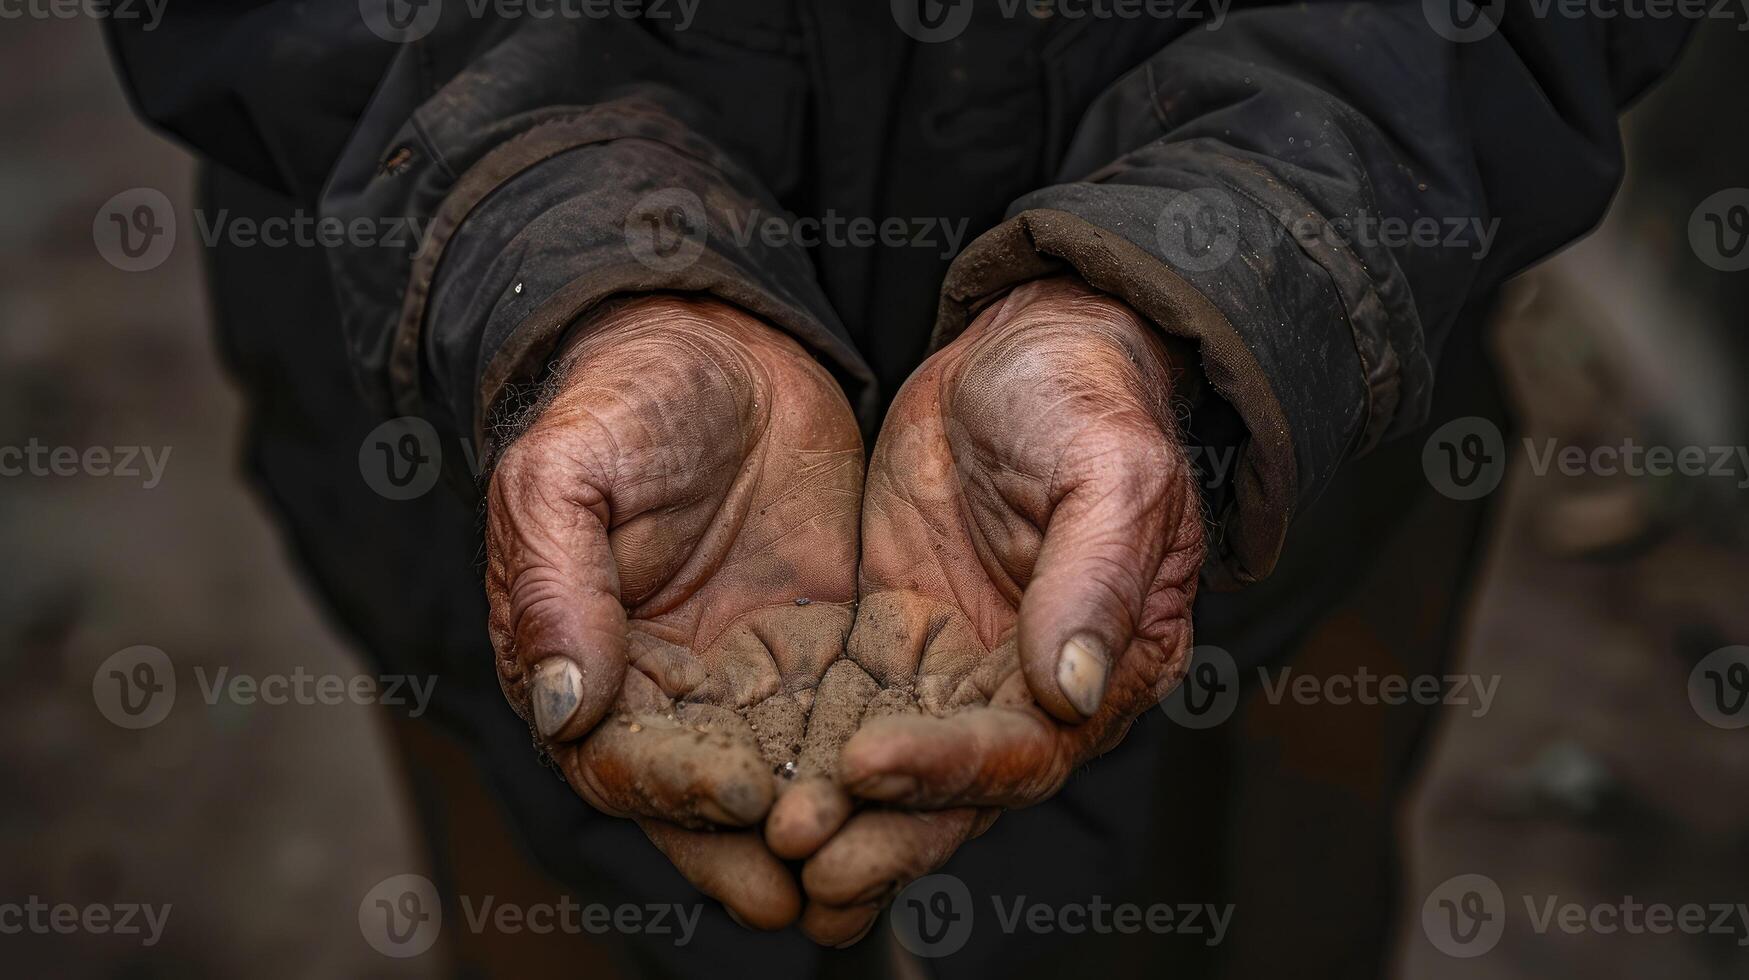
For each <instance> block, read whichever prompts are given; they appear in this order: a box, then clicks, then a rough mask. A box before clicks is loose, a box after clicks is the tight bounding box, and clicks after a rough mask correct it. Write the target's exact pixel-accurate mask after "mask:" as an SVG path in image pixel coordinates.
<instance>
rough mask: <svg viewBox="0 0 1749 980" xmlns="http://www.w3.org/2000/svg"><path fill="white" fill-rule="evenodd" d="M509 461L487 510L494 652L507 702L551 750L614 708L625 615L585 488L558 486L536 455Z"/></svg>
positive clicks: (591, 495)
mask: <svg viewBox="0 0 1749 980" xmlns="http://www.w3.org/2000/svg"><path fill="white" fill-rule="evenodd" d="M515 448H516V447H513V451H512V452H511V453H508V454H506V457H505V461H504V463H502V464H501V465H500V467H499V469H498V471H497V472H496V473H495V474H494V475H493V478H492V489H491V494H490V497H489V501H488V504H487V528H488V531H487V549H488V579H487V591H488V596H489V598H490V600H491V635H492V645H493V647H494V649H495V650H496V652H497V660H498V670H499V676H500V678H501V679H502V680H503V683H504V687H505V690H506V692H507V693H508V694H509V695H510V697H511V703H513V704H515V705H517V706H518V707H519V708H520V710H521V713H522V715H523V717H524V718H525V719H528V720H529V721H532V722H533V723H534V726H535V730H536V731H537V732H539V734H540V736H541V737H542V738H544V739H546V740H547V741H549V742H554V743H563V742H568V741H573V740H575V739H578V738H580V737H582V736H583V735H584V734H585V733H587V732H588V731H589V730H590V729H591V728H593V727H594V726H595V724H596V722H598V721H600V720H601V717H602V716H603V715H604V714H605V713H606V712H607V710H608V708H609V707H610V706H611V705H612V703H613V700H614V697H615V695H616V694H617V692H618V691H619V687H620V682H621V680H622V679H623V678H624V675H625V668H626V616H625V609H624V607H623V606H621V605H620V601H619V572H618V570H617V567H616V565H615V564H614V558H613V552H612V550H611V549H610V548H609V546H608V538H607V529H606V527H605V525H604V523H603V515H605V513H606V504H605V501H604V500H603V498H602V497H601V495H600V494H599V493H598V492H596V491H594V490H593V489H592V488H590V487H588V486H587V485H581V484H579V485H571V484H570V482H569V481H566V482H565V485H564V486H556V485H555V482H556V481H557V480H558V479H559V478H557V477H555V476H554V475H552V474H550V473H544V472H542V468H541V462H542V461H541V460H539V459H538V458H537V457H538V451H537V450H533V449H530V450H526V451H524V452H521V453H518V452H515V451H514V449H515Z"/></svg>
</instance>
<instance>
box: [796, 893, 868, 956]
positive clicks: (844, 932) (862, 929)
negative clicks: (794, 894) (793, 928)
mask: <svg viewBox="0 0 1749 980" xmlns="http://www.w3.org/2000/svg"><path fill="white" fill-rule="evenodd" d="M880 914H881V907H880V906H879V905H873V904H871V905H853V906H851V907H849V908H839V907H838V906H836V905H823V904H821V903H819V902H809V903H808V906H807V908H805V909H803V910H802V921H801V922H800V923H798V926H799V928H800V929H801V930H802V935H804V936H807V937H808V938H809V939H812V940H813V941H814V942H817V943H819V944H820V945H822V946H831V947H833V948H834V949H843V948H844V947H846V946H854V945H856V944H857V943H859V942H861V941H862V937H864V936H866V935H868V931H869V929H871V928H873V927H874V924H875V920H876V919H877V918H879V917H880Z"/></svg>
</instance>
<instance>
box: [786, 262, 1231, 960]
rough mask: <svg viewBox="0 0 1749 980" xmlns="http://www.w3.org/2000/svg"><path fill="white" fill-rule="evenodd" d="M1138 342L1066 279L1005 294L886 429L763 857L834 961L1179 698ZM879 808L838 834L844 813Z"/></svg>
mask: <svg viewBox="0 0 1749 980" xmlns="http://www.w3.org/2000/svg"><path fill="white" fill-rule="evenodd" d="M1170 385H1171V369H1170V365H1169V363H1168V359H1167V356H1166V353H1165V349H1164V347H1163V346H1162V345H1161V343H1160V341H1159V339H1158V337H1157V336H1156V335H1155V333H1154V332H1153V331H1152V329H1151V328H1150V327H1149V325H1147V324H1145V323H1143V322H1141V321H1140V320H1139V319H1138V318H1137V317H1136V315H1135V314H1134V313H1132V312H1131V311H1130V310H1129V309H1128V308H1127V307H1126V306H1124V305H1123V304H1121V303H1119V302H1116V301H1113V300H1110V299H1107V298H1105V297H1103V296H1101V295H1100V294H1097V293H1094V292H1091V291H1089V290H1087V289H1086V288H1085V287H1083V286H1079V285H1077V284H1074V283H1072V282H1070V281H1068V280H1053V281H1049V282H1043V283H1035V284H1031V285H1028V286H1026V287H1022V288H1020V289H1017V290H1015V291H1014V292H1013V293H1011V294H1010V295H1009V296H1008V297H1006V298H1005V299H1004V300H1002V301H1000V302H999V303H997V304H996V305H995V306H993V307H992V308H990V309H988V310H986V311H985V312H984V313H983V314H982V315H981V316H979V317H978V318H977V320H976V321H975V322H974V323H973V324H972V325H971V327H970V328H968V329H967V331H966V332H965V334H964V335H963V336H961V337H959V338H958V339H956V340H955V341H954V342H953V343H951V344H949V345H948V346H947V347H946V348H944V349H943V350H941V351H940V352H938V353H937V354H936V355H935V356H934V357H932V358H930V359H929V361H927V362H926V363H925V364H924V365H923V366H922V367H921V368H919V369H918V371H917V373H916V374H914V375H913V376H912V377H911V379H910V380H909V381H908V382H907V383H906V385H905V387H904V389H903V390H902V391H901V392H900V393H899V396H898V399H897V401H896V402H895V404H894V405H893V408H892V411H891V412H890V413H889V414H888V417H887V421H886V423H885V425H884V426H883V428H882V431H881V436H880V440H879V442H878V443H877V445H876V447H875V453H874V457H873V460H872V462H871V463H870V468H869V476H868V488H867V492H866V495H865V498H864V501H863V510H862V522H863V524H862V527H863V551H862V559H861V572H860V605H859V607H858V610H857V614H856V622H855V627H854V629H853V631H852V633H851V636H850V640H849V644H848V650H847V658H846V659H845V660H843V661H840V662H839V663H837V664H834V665H833V666H832V668H831V670H830V671H829V672H828V673H827V675H826V677H825V679H824V680H823V681H822V684H821V686H820V689H819V692H818V695H817V697H816V699H815V707H814V710H813V713H812V716H811V717H810V719H809V726H808V734H807V738H806V741H805V744H804V748H803V751H802V758H801V761H800V772H799V773H798V778H797V781H796V783H795V785H794V786H792V787H791V788H790V790H789V792H787V793H786V794H785V795H784V796H783V797H782V798H781V799H780V800H779V801H778V803H777V805H776V806H775V807H774V808H773V811H772V814H771V817H770V819H769V820H768V822H767V827H766V837H767V841H768V842H769V843H770V844H771V846H772V849H773V850H774V851H776V852H777V853H778V854H780V855H783V856H785V857H790V858H799V857H804V856H809V855H811V857H809V858H808V862H807V864H806V866H805V867H804V869H803V873H802V882H803V885H804V887H805V888H806V891H807V893H808V896H809V899H810V903H809V906H808V908H807V911H806V912H805V913H804V915H803V919H802V927H803V929H804V930H805V931H806V932H808V934H809V935H811V936H812V937H814V938H815V939H816V940H818V941H820V942H823V943H829V944H842V943H845V942H850V941H854V940H855V939H856V938H857V937H859V936H860V935H861V934H862V933H863V932H865V931H866V930H867V928H868V926H869V925H870V923H872V921H873V919H874V916H875V914H876V913H877V912H878V911H879V909H880V907H881V906H882V905H883V904H884V903H885V902H887V901H889V900H890V899H891V897H892V896H893V894H894V893H895V892H896V891H897V890H898V888H900V887H902V886H903V885H904V884H905V883H907V882H909V881H910V880H912V879H913V878H916V877H918V876H920V875H923V874H925V873H927V872H929V871H930V870H932V869H934V868H936V867H938V866H939V865H941V864H942V863H943V862H945V861H946V860H947V858H948V857H949V856H950V855H951V854H952V853H953V851H954V850H955V849H956V848H958V847H959V845H960V844H962V843H963V842H964V841H966V840H967V839H969V838H970V837H973V836H975V835H977V834H978V833H981V832H982V831H983V830H984V829H985V828H987V827H988V826H989V824H990V823H991V822H992V821H993V820H994V819H995V818H996V816H997V814H998V813H999V812H1000V808H1003V807H1018V806H1025V805H1028V804H1032V803H1037V802H1039V801H1041V800H1044V799H1047V798H1049V797H1050V796H1052V795H1053V794H1054V793H1056V792H1057V790H1058V789H1059V788H1061V786H1062V785H1063V783H1064V781H1065V780H1066V779H1067V778H1068V776H1069V774H1070V773H1071V772H1073V771H1074V769H1075V768H1076V767H1077V766H1079V765H1081V764H1082V763H1084V762H1086V761H1088V760H1089V759H1091V758H1093V757H1094V756H1097V755H1099V754H1100V753H1102V752H1104V751H1106V750H1108V749H1110V748H1111V747H1112V746H1114V745H1116V744H1117V743H1118V741H1119V740H1121V739H1122V737H1123V735H1124V734H1125V732H1127V731H1128V729H1129V726H1130V723H1131V722H1132V721H1133V720H1134V719H1135V717H1136V716H1137V715H1138V714H1140V713H1141V712H1143V711H1145V710H1147V709H1148V708H1149V707H1150V706H1152V705H1154V704H1156V703H1157V702H1158V701H1159V700H1160V698H1162V697H1163V696H1165V694H1166V693H1167V692H1168V691H1169V690H1170V689H1171V688H1172V687H1173V686H1174V685H1175V684H1176V683H1177V681H1178V680H1179V678H1180V677H1181V676H1182V675H1183V672H1184V670H1185V664H1186V659H1187V657H1188V653H1189V650H1190V643H1191V639H1190V637H1191V630H1190V618H1189V617H1190V607H1191V600H1192V598H1193V597H1194V594H1195V588H1196V576H1197V571H1198V568H1199V566H1200V565H1201V563H1202V556H1203V529H1202V510H1201V503H1200V498H1199V496H1198V494H1197V489H1196V486H1195V484H1194V482H1193V479H1192V471H1191V467H1190V464H1189V461H1188V459H1187V457H1186V455H1185V452H1184V449H1183V447H1182V445H1181V443H1180V440H1179V437H1178V435H1177V433H1176V426H1175V424H1174V418H1173V415H1172V412H1171V408H1170V404H1169V396H1170V390H1171V388H1170ZM846 789H847V790H848V792H849V794H851V795H854V796H855V797H859V798H861V799H862V800H865V801H870V802H872V803H873V804H875V805H874V806H873V807H871V808H868V809H864V810H862V811H861V812H856V813H854V814H853V813H852V811H853V804H852V799H851V795H847V794H846V792H845V791H846Z"/></svg>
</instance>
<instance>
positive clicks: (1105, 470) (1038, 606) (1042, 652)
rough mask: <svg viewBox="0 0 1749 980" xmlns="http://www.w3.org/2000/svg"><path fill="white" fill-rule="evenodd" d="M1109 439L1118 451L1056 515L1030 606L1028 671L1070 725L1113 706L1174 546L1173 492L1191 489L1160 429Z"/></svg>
mask: <svg viewBox="0 0 1749 980" xmlns="http://www.w3.org/2000/svg"><path fill="white" fill-rule="evenodd" d="M1101 436H1102V438H1103V439H1104V440H1106V441H1110V442H1111V443H1112V445H1110V446H1106V447H1100V448H1099V451H1097V452H1092V453H1089V454H1088V462H1086V463H1084V464H1079V465H1077V466H1075V467H1073V468H1072V469H1074V470H1078V471H1079V472H1078V473H1073V474H1072V477H1071V478H1072V479H1075V480H1076V481H1077V482H1076V483H1075V484H1074V486H1073V489H1071V490H1070V491H1069V492H1068V493H1067V494H1066V495H1065V496H1064V497H1063V498H1062V499H1061V500H1060V501H1058V503H1057V505H1056V506H1055V508H1053V509H1052V511H1051V514H1050V518H1049V521H1048V523H1047V524H1046V526H1045V532H1044V540H1043V542H1042V544H1041V545H1040V546H1039V555H1038V560H1037V562H1036V563H1035V564H1034V567H1033V575H1032V579H1031V581H1029V582H1028V583H1027V586H1026V590H1025V592H1024V593H1023V594H1022V596H1021V600H1020V616H1019V621H1018V627H1017V633H1018V638H1019V644H1020V663H1021V669H1022V671H1023V672H1024V673H1025V675H1026V680H1027V684H1028V686H1029V687H1030V688H1031V689H1032V692H1033V697H1034V698H1036V699H1037V701H1038V703H1039V704H1040V705H1041V706H1043V707H1044V709H1045V710H1046V711H1049V712H1050V713H1051V714H1052V715H1055V716H1056V717H1058V718H1060V719H1062V720H1064V721H1068V722H1079V721H1082V720H1084V719H1086V718H1090V717H1092V716H1093V715H1094V714H1095V713H1097V712H1098V710H1099V706H1100V704H1101V703H1103V701H1104V699H1105V688H1106V684H1107V682H1108V680H1109V678H1110V674H1111V666H1112V663H1113V662H1114V660H1115V658H1116V657H1117V656H1119V655H1121V654H1122V653H1123V651H1124V650H1125V649H1126V648H1127V647H1128V646H1129V643H1130V638H1131V636H1132V635H1133V634H1134V631H1135V628H1136V624H1137V622H1139V621H1140V619H1141V615H1142V604H1143V602H1144V600H1145V598H1146V595H1147V590H1148V586H1149V584H1150V583H1151V582H1152V581H1153V580H1154V576H1155V572H1156V571H1157V570H1158V568H1159V567H1160V561H1161V558H1162V555H1163V552H1164V550H1165V548H1166V527H1167V518H1168V515H1167V510H1168V508H1169V506H1170V505H1171V504H1173V503H1174V501H1171V500H1169V499H1168V497H1169V494H1170V493H1171V492H1175V491H1169V490H1168V488H1169V487H1170V488H1179V487H1181V486H1182V483H1183V481H1181V480H1175V479H1172V478H1171V474H1172V473H1173V472H1174V467H1175V466H1178V467H1181V466H1182V463H1181V462H1178V461H1177V460H1176V459H1175V457H1174V456H1173V455H1172V452H1171V450H1170V448H1169V446H1168V444H1167V442H1166V439H1165V437H1164V435H1163V434H1161V433H1160V432H1158V431H1157V430H1155V431H1152V432H1148V431H1146V427H1145V426H1140V425H1138V426H1135V427H1134V431H1133V432H1132V431H1129V430H1123V431H1116V432H1112V433H1101ZM1176 503H1177V505H1178V506H1184V505H1185V502H1183V501H1177V502H1176Z"/></svg>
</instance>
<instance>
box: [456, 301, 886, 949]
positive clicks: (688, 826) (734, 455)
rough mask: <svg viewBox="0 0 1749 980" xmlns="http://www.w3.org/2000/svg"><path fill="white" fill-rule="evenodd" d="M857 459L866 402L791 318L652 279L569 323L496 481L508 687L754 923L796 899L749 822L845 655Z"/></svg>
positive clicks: (582, 780) (491, 590)
mask: <svg viewBox="0 0 1749 980" xmlns="http://www.w3.org/2000/svg"><path fill="white" fill-rule="evenodd" d="M862 479H863V457H862V448H861V440H860V437H859V435H858V432H857V428H856V424H855V420H854V418H853V416H852V414H851V410H850V406H849V404H848V403H847V402H846V401H845V399H844V396H843V394H842V393H841V392H840V391H839V389H838V386H837V385H836V384H835V383H834V382H833V381H832V379H831V378H830V377H829V376H828V375H827V373H826V372H825V371H824V370H823V369H822V368H821V367H820V366H819V365H818V364H816V363H815V362H813V361H812V360H811V359H809V357H808V356H807V355H806V354H805V353H804V352H803V351H802V349H801V348H800V347H798V346H797V345H796V344H795V343H794V342H793V341H791V340H789V339H788V338H787V337H785V336H783V335H781V334H779V333H778V332H776V331H775V330H773V329H771V328H770V327H768V326H766V325H765V324H763V323H761V322H760V321H759V320H757V319H756V318H754V317H752V316H750V315H748V314H746V313H744V312H741V311H739V310H738V309H735V308H733V307H730V306H727V305H724V304H722V303H718V302H714V301H709V300H697V299H683V298H680V297H673V296H647V297H640V298H637V299H633V300H628V301H622V302H621V303H620V304H618V305H616V306H614V307H613V308H611V309H610V310H608V311H606V312H603V313H600V314H598V315H596V316H595V317H594V318H593V319H592V320H591V321H590V322H589V323H587V324H586V325H584V326H583V327H581V328H579V329H578V330H577V331H576V332H575V333H574V335H573V336H572V337H571V338H570V339H569V340H568V341H567V345H566V348H565V350H564V351H563V353H562V355H561V360H560V362H559V366H558V367H557V368H556V369H555V372H554V380H553V382H552V389H551V391H550V397H549V398H548V399H547V400H546V402H545V404H544V405H543V406H542V407H541V408H539V410H538V414H537V415H536V416H535V417H534V420H533V422H532V423H531V424H529V425H528V426H527V428H526V429H525V430H524V431H522V432H521V433H520V435H517V436H516V437H515V438H514V441H512V442H511V443H510V444H509V445H508V447H507V448H506V449H505V450H504V451H503V453H502V454H501V456H500V458H499V461H498V463H497V465H496V467H495V469H494V470H493V473H492V477H491V482H490V486H489V490H488V495H487V510H486V529H487V530H486V544H487V580H486V588H487V595H488V598H489V600H490V605H491V621H490V632H491V638H492V644H493V648H494V650H495V651H496V660H497V666H498V673H499V678H500V681H501V684H502V686H503V688H504V692H505V695H506V696H507V697H508V698H509V700H510V703H511V705H512V706H513V707H514V708H515V709H516V710H517V711H518V713H520V714H521V715H522V717H523V718H524V719H526V720H527V721H528V722H529V723H530V726H531V728H532V729H533V730H534V733H535V740H536V742H537V744H538V745H539V746H540V747H541V748H542V749H544V751H545V752H546V753H548V755H549V756H550V757H551V759H552V760H553V761H554V763H555V764H556V765H557V767H558V769H559V770H560V771H561V772H562V773H563V774H564V776H565V778H566V779H567V780H568V781H569V782H570V784H571V786H572V787H574V788H575V789H576V791H577V792H578V793H579V794H581V795H582V797H583V798H584V799H585V800H587V801H588V802H589V803H590V804H591V805H592V806H594V807H596V808H597V809H599V810H602V811H603V812H606V813H609V814H613V815H617V816H625V817H631V818H633V819H636V820H637V821H638V822H639V824H640V825H641V826H642V827H643V828H644V830H645V832H646V833H647V834H648V835H649V837H650V839H651V840H652V841H653V842H654V843H655V844H656V845H657V846H658V847H659V848H661V849H662V850H663V852H664V853H665V854H667V855H668V857H669V858H670V860H672V861H673V862H674V863H675V865H676V866H677V867H678V868H679V869H680V870H681V871H682V872H683V873H684V874H685V875H686V876H687V877H688V878H689V879H691V880H692V881H693V882H694V884H695V885H697V886H698V887H699V888H700V889H701V890H702V891H704V892H705V893H706V894H709V895H711V896H713V897H715V898H717V899H719V900H720V901H722V902H723V903H724V904H725V905H726V906H727V907H728V908H729V910H730V911H731V913H733V914H735V915H736V917H737V918H739V919H740V920H741V921H742V922H744V923H746V924H748V925H752V926H755V927H759V928H777V927H781V926H783V925H785V924H787V923H788V922H790V921H792V920H793V919H794V918H795V916H796V915H797V913H798V911H799V909H800V893H799V891H798V889H797V887H796V883H795V880H794V876H793V875H792V874H791V873H790V872H789V870H788V869H786V868H784V867H783V865H782V864H781V863H780V862H779V861H778V860H777V858H776V857H774V856H773V855H772V854H771V853H770V851H769V850H767V848H766V846H765V844H764V843H763V841H762V840H761V839H760V836H759V833H758V831H757V829H749V828H757V827H758V825H759V823H760V821H762V820H763V819H764V818H765V816H766V814H767V811H768V810H769V809H770V806H771V803H772V800H773V799H774V798H775V796H776V793H777V791H778V787H779V785H780V783H782V782H783V781H784V780H783V779H782V778H781V777H780V775H779V774H780V773H781V774H783V775H784V776H787V774H788V771H789V770H790V769H793V767H794V763H795V762H796V759H797V753H798V751H799V749H800V743H801V741H802V736H803V733H804V726H805V720H806V718H807V715H808V712H809V710H810V708H811V707H812V701H813V692H814V689H815V687H816V685H817V684H818V682H819V680H820V678H821V676H822V675H823V673H824V672H825V670H826V668H827V667H828V666H829V665H830V664H831V663H832V662H833V661H834V660H836V659H838V658H839V657H841V656H842V652H843V649H844V645H845V640H846V635H847V634H848V632H849V630H850V626H851V619H852V616H853V611H854V603H853V600H854V598H855V576H854V569H855V567H856V558H857V520H858V516H857V515H858V511H859V506H860V502H861V491H862ZM735 828H739V829H735Z"/></svg>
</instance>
